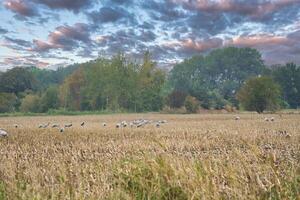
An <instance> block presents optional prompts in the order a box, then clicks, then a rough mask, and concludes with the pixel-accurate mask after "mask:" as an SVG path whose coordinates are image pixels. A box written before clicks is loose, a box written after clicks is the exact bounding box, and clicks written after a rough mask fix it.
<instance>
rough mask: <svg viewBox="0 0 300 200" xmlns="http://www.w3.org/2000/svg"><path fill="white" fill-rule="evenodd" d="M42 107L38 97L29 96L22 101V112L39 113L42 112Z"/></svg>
mask: <svg viewBox="0 0 300 200" xmlns="http://www.w3.org/2000/svg"><path fill="white" fill-rule="evenodd" d="M40 105H41V98H40V97H39V96H38V95H35V94H28V95H26V96H25V98H24V99H23V100H22V103H21V106H20V111H21V112H25V113H27V112H32V113H38V112H40V111H41V109H40Z"/></svg>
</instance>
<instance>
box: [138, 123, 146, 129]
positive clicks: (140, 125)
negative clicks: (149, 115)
mask: <svg viewBox="0 0 300 200" xmlns="http://www.w3.org/2000/svg"><path fill="white" fill-rule="evenodd" d="M144 124H145V123H144V122H141V123H139V124H138V125H136V127H137V128H140V127H142V126H143V125H144Z"/></svg>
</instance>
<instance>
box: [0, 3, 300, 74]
mask: <svg viewBox="0 0 300 200" xmlns="http://www.w3.org/2000/svg"><path fill="white" fill-rule="evenodd" d="M0 2H1V3H0V18H1V20H0V70H5V69H7V68H11V67H14V66H37V67H40V68H49V69H54V68H56V67H58V66H65V65H68V64H72V63H82V62H86V61H89V60H91V59H95V58H97V57H98V56H108V57H109V56H112V55H115V54H116V53H118V52H124V53H126V54H128V55H129V56H130V57H132V58H135V59H139V58H141V56H142V54H143V52H145V51H147V50H149V51H150V52H151V54H152V57H153V59H154V60H155V61H156V62H157V63H158V64H159V65H160V66H162V67H166V68H167V67H171V66H172V65H174V63H177V62H180V61H181V60H182V59H185V58H188V57H191V56H193V55H197V54H206V53H208V52H210V51H211V50H213V49H216V48H222V47H227V46H235V47H252V48H256V49H258V50H259V51H260V52H261V54H262V57H263V59H264V60H265V63H266V64H268V65H272V64H284V63H286V62H295V63H297V64H300V0H144V1H143V0H0Z"/></svg>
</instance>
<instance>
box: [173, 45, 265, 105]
mask: <svg viewBox="0 0 300 200" xmlns="http://www.w3.org/2000/svg"><path fill="white" fill-rule="evenodd" d="M265 71H266V68H265V66H264V64H263V61H262V58H261V54H260V53H259V52H258V51H257V50H256V49H251V48H235V47H227V48H223V49H217V50H214V51H212V52H211V53H209V54H208V55H207V56H202V55H200V56H194V57H192V58H190V59H186V60H184V61H183V62H182V63H179V64H177V65H175V66H174V68H173V69H172V70H171V72H170V76H169V82H170V83H171V85H172V87H173V88H174V89H175V90H181V91H186V92H187V93H189V94H190V95H192V96H194V97H196V98H197V99H198V100H200V101H201V105H202V106H203V107H206V108H211V106H212V108H215V109H220V108H222V104H223V102H228V103H230V104H232V105H237V101H236V99H235V96H236V92H237V90H238V89H239V88H240V86H241V85H242V83H243V82H244V81H245V80H246V79H247V78H248V77H251V76H257V75H261V74H264V73H265Z"/></svg>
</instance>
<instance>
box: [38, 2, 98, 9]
mask: <svg viewBox="0 0 300 200" xmlns="http://www.w3.org/2000/svg"><path fill="white" fill-rule="evenodd" d="M32 1H33V2H35V3H38V4H42V5H45V6H47V7H49V8H51V9H65V10H70V11H74V12H79V11H80V10H82V9H85V8H88V7H91V6H92V5H93V3H94V2H95V1H94V0H32Z"/></svg>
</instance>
